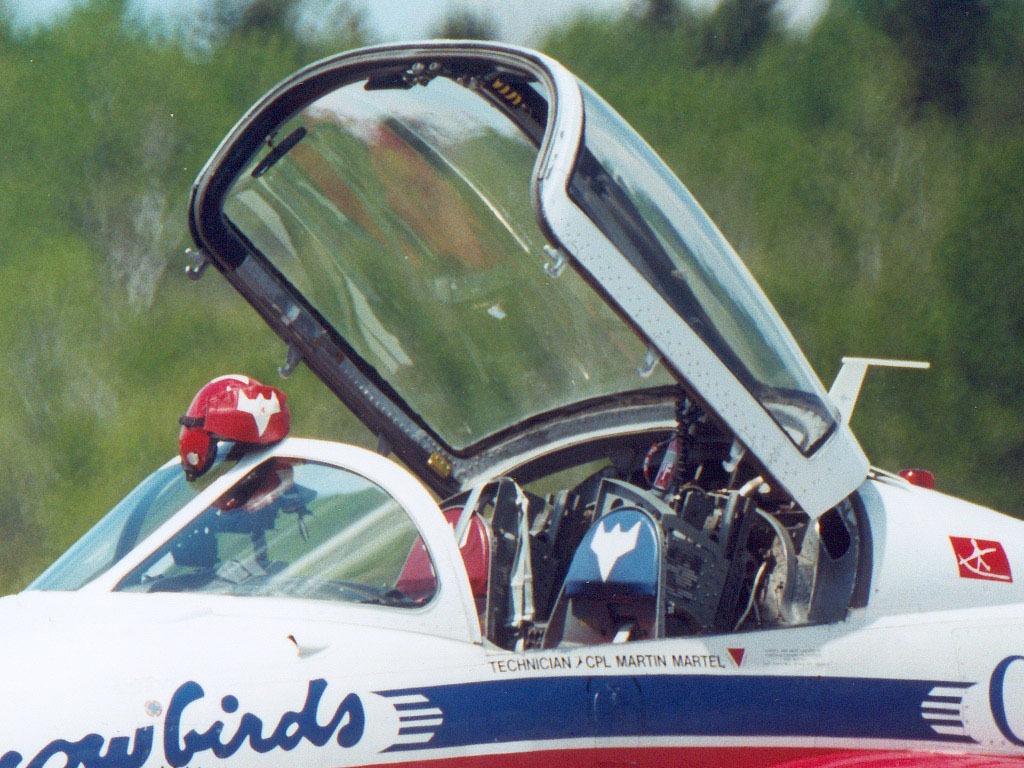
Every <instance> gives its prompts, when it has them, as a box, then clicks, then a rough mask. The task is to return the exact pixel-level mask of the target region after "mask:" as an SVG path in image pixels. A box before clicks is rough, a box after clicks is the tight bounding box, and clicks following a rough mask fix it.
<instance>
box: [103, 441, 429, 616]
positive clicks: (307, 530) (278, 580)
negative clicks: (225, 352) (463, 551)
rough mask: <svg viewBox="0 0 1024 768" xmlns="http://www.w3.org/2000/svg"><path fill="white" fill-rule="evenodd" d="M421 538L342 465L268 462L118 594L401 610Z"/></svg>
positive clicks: (382, 495)
mask: <svg viewBox="0 0 1024 768" xmlns="http://www.w3.org/2000/svg"><path fill="white" fill-rule="evenodd" d="M418 535H419V534H418V532H417V530H416V527H415V526H414V525H413V523H412V521H411V520H410V519H409V516H408V515H407V514H406V512H405V510H403V509H402V508H401V507H400V506H399V504H398V503H397V502H396V501H395V500H394V499H392V498H391V496H390V495H388V494H387V493H386V492H385V491H384V490H383V489H381V488H380V487H378V486H377V485H375V484H374V483H372V482H370V481H369V480H367V479H366V478H364V477H362V476H360V475H357V474H354V473H353V472H350V471H348V470H345V469H341V468H339V467H332V466H330V465H326V464H318V463H315V462H309V461H303V460H301V459H285V458H273V459H270V460H268V461H265V462H263V463H262V464H260V465H259V466H258V467H256V468H255V469H253V470H252V471H251V472H249V473H248V474H247V475H246V476H245V477H243V478H242V479H241V480H240V481H239V482H238V483H236V484H235V485H234V486H233V487H232V488H231V489H230V490H228V491H227V492H226V493H224V494H223V495H221V496H220V498H218V499H217V500H216V501H215V502H214V503H213V504H212V505H211V506H210V507H209V508H208V509H206V510H204V511H203V512H202V513H200V514H199V515H198V516H197V517H195V518H194V519H192V520H191V521H189V523H188V524H186V525H185V526H184V527H183V528H182V529H181V530H180V531H178V532H177V533H176V534H175V535H174V536H173V537H171V539H170V540H168V541H167V542H165V543H164V544H163V545H162V546H161V547H160V548H159V549H157V550H156V551H155V552H154V553H153V554H151V555H150V556H149V557H147V558H146V559H145V560H144V561H143V562H142V563H141V564H140V565H139V566H138V567H137V568H135V569H134V570H133V571H132V572H131V573H129V574H128V575H127V576H126V577H125V578H124V579H123V580H122V581H121V583H120V584H118V586H117V589H118V590H124V591H130V592H207V593H212V594H226V595H264V596H276V597H299V598H309V599H319V600H336V601H341V602H354V603H369V604H373V605H388V606H394V607H402V608H415V607H417V606H420V605H423V604H424V603H425V602H426V601H427V600H429V599H430V597H431V596H432V595H433V592H434V590H435V589H436V580H431V579H427V580H422V579H421V580H419V581H417V583H416V590H415V591H414V592H410V591H407V590H403V589H402V588H401V586H402V583H401V582H402V579H401V577H402V573H403V571H404V569H405V566H406V560H407V558H408V556H409V552H410V551H411V549H412V546H413V543H414V542H415V541H416V540H417V538H418Z"/></svg>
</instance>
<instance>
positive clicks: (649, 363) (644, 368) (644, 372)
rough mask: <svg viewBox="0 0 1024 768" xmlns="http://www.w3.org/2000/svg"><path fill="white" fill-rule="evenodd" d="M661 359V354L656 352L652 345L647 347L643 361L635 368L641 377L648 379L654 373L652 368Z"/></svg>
mask: <svg viewBox="0 0 1024 768" xmlns="http://www.w3.org/2000/svg"><path fill="white" fill-rule="evenodd" d="M660 361H661V355H659V354H658V350H656V349H655V348H654V347H650V346H649V347H647V354H645V355H644V361H643V363H642V364H641V365H639V366H638V367H637V369H636V372H637V373H638V374H640V378H641V379H648V378H650V377H651V375H652V374H653V373H654V369H655V368H657V367H658V363H659V362H660Z"/></svg>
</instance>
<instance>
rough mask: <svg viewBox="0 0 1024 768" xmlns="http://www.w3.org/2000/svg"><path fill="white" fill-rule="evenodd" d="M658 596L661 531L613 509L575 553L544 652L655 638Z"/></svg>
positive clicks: (648, 520) (631, 511) (637, 515)
mask: <svg viewBox="0 0 1024 768" xmlns="http://www.w3.org/2000/svg"><path fill="white" fill-rule="evenodd" d="M660 591H661V529H660V526H659V525H658V523H657V522H656V521H655V520H654V518H653V517H651V516H650V515H649V514H648V513H647V512H644V511H642V510H640V509H638V508H636V507H624V508H623V507H620V508H618V509H614V510H612V511H611V512H609V513H608V514H606V515H604V516H602V517H601V518H600V519H599V520H598V521H597V522H596V523H594V525H593V526H592V527H591V529H590V530H589V531H587V534H586V535H585V536H584V537H583V540H582V541H581V542H580V544H579V546H578V547H577V548H576V553H575V554H574V555H573V558H572V562H571V563H570V564H569V570H568V571H567V573H566V575H565V581H564V582H563V585H562V591H561V593H560V594H559V596H558V599H557V600H556V601H555V607H554V608H553V609H552V611H551V620H550V621H549V622H548V629H547V631H546V632H545V635H544V647H546V648H552V647H554V646H556V645H558V644H560V643H573V644H582V645H590V644H593V643H609V642H613V641H619V642H621V641H623V640H627V639H629V640H637V639H640V638H648V637H655V636H656V635H657V626H658V620H657V619H658V600H659V597H660Z"/></svg>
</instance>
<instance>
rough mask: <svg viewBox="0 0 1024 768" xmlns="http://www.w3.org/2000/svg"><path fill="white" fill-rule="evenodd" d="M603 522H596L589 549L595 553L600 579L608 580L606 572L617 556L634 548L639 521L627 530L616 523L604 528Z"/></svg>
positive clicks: (638, 533)
mask: <svg viewBox="0 0 1024 768" xmlns="http://www.w3.org/2000/svg"><path fill="white" fill-rule="evenodd" d="M604 525H605V524H604V523H598V526H597V530H596V531H594V538H593V539H591V540H590V551H591V552H593V553H594V554H595V555H597V567H598V568H600V569H601V581H608V574H610V573H611V572H612V568H614V567H615V564H616V563H617V562H619V558H620V557H622V556H623V555H624V554H626V553H627V552H632V551H633V550H634V549H636V538H637V536H639V535H640V521H639V520H637V522H636V525H634V526H633V527H632V528H630V529H629V530H628V531H624V530H622V525H621V524H620V523H616V524H615V525H614V526H612V527H611V528H605V527H604Z"/></svg>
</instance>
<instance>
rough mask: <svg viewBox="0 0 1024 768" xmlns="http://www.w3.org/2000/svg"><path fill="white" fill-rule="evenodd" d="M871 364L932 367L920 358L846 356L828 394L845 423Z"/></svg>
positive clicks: (897, 366)
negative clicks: (897, 358) (896, 358)
mask: <svg viewBox="0 0 1024 768" xmlns="http://www.w3.org/2000/svg"><path fill="white" fill-rule="evenodd" d="M869 365H880V366H885V367H887V368H920V369H926V368H930V367H931V363H927V362H922V361H919V360H885V359H882V358H877V357H844V358H843V367H842V368H840V369H839V373H837V374H836V380H835V381H833V382H832V389H830V390H829V391H828V396H829V397H830V398H831V399H832V402H834V403H835V404H836V406H837V407H838V408H839V412H840V414H842V418H843V423H845V424H849V422H850V416H852V415H853V407H854V406H855V405H856V404H857V396H858V395H859V394H860V387H861V384H863V383H864V374H865V373H867V370H868V366H869Z"/></svg>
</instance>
